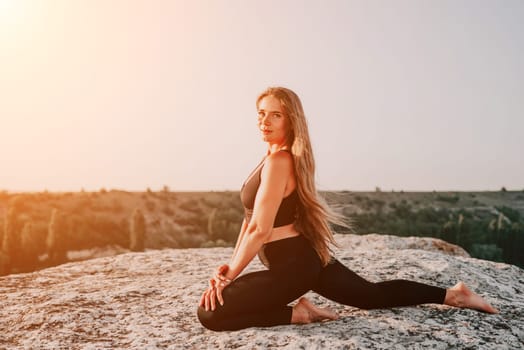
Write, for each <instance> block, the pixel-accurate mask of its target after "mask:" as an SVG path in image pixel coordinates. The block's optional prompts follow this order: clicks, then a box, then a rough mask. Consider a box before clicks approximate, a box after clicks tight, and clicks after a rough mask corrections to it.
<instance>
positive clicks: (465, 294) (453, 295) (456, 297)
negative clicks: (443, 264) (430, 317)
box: [444, 282, 499, 314]
mask: <svg viewBox="0 0 524 350" xmlns="http://www.w3.org/2000/svg"><path fill="white" fill-rule="evenodd" d="M444 304H446V305H451V306H456V307H461V308H469V309H476V310H480V311H484V312H487V313H490V314H498V312H499V311H498V310H497V309H495V308H494V307H493V306H491V305H490V304H489V303H488V302H487V301H486V300H484V298H482V297H481V296H480V295H478V294H476V293H475V292H473V291H471V290H470V289H469V288H468V287H466V285H465V284H464V283H463V282H459V283H457V284H456V285H454V286H453V287H451V288H449V289H448V290H447V291H446V298H445V299H444Z"/></svg>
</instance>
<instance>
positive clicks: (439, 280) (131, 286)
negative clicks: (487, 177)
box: [0, 235, 524, 349]
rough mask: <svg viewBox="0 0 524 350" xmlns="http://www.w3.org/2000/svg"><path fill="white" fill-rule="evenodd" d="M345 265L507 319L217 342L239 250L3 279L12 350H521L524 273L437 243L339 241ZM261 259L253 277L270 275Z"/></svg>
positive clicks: (343, 327)
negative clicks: (464, 291)
mask: <svg viewBox="0 0 524 350" xmlns="http://www.w3.org/2000/svg"><path fill="white" fill-rule="evenodd" d="M337 241H338V242H339V243H340V247H339V249H337V252H336V255H337V257H338V258H339V260H341V261H342V262H343V263H344V264H346V265H347V266H349V267H350V268H351V269H353V270H354V271H355V272H357V273H359V274H361V275H362V276H364V277H366V278H367V279H369V280H371V281H380V280H385V279H394V278H405V279H411V280H415V281H420V282H425V283H430V284H434V285H439V286H443V287H449V286H451V285H453V284H455V283H456V282H457V281H458V280H462V281H464V282H465V283H466V284H467V285H468V286H470V288H471V289H473V290H474V291H477V292H478V293H480V294H481V295H483V296H484V297H485V298H486V299H487V300H488V301H489V302H491V303H492V305H493V306H495V307H496V308H498V309H499V310H500V314H497V315H489V314H485V313H481V312H477V311H473V310H466V309H458V308H452V307H448V306H444V305H434V304H428V305H422V306H416V307H404V308H392V309H383V310H369V311H366V310H360V309H356V308H352V307H348V306H343V305H338V304H336V303H333V302H331V301H329V300H326V299H323V298H322V297H319V296H317V295H315V294H314V293H309V294H308V296H309V297H310V298H311V299H312V300H313V301H314V302H315V303H317V304H321V305H327V306H331V307H332V308H334V309H335V310H336V311H337V312H338V313H339V314H340V316H341V318H340V319H339V320H337V321H334V322H325V323H321V324H319V323H316V324H309V325H300V326H295V325H290V326H279V327H273V328H250V329H245V330H242V331H237V332H222V333H215V332H212V331H208V330H205V329H204V328H203V327H202V326H201V325H200V324H199V322H198V320H197V318H196V315H195V311H196V304H197V302H198V300H199V297H200V295H201V293H202V291H203V290H204V288H205V286H206V279H207V278H208V276H209V275H210V274H211V273H212V271H213V269H214V268H215V267H216V266H217V265H218V264H219V263H221V262H225V261H227V259H228V257H229V256H230V254H231V253H232V249H231V248H209V249H170V250H161V251H147V252H145V253H127V254H122V255H118V256H114V257H105V258H99V259H94V260H89V261H83V262H75V263H70V264H65V265H61V266H57V267H54V268H50V269H47V270H41V271H38V272H34V273H28V274H20V275H11V276H5V277H1V278H0V348H2V349H3V348H8V349H9V348H28V349H29V348H32V349H35V348H53V349H55V348H67V349H80V348H81V349H105V348H136V349H146V348H147V349H154V348H170V349H178V348H197V349H205V348H227V349H229V348H268V347H272V348H287V349H295V348H306V349H324V348H332V349H338V348H339V349H369V348H371V349H390V348H391V349H404V348H409V349H412V348H432V349H449V348H460V349H464V348H469V349H521V348H523V343H524V270H522V269H519V268H518V267H515V266H512V265H507V264H501V263H494V262H489V261H484V260H478V259H473V258H470V257H468V256H467V253H465V252H464V251H463V250H461V249H460V248H458V247H455V246H452V245H450V244H447V243H445V242H442V241H439V240H435V239H428V238H423V239H421V238H399V237H393V236H384V235H367V236H356V235H344V236H337ZM261 268H263V267H262V265H260V263H259V262H258V260H257V259H255V260H254V261H253V262H252V263H251V265H250V266H249V268H248V271H252V270H256V269H261Z"/></svg>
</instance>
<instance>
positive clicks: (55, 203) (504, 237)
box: [0, 186, 524, 275]
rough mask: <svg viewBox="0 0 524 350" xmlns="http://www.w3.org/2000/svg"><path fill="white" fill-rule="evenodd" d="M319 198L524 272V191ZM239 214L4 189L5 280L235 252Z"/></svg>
mask: <svg viewBox="0 0 524 350" xmlns="http://www.w3.org/2000/svg"><path fill="white" fill-rule="evenodd" d="M322 195H323V196H324V197H325V198H326V201H327V202H328V203H330V204H331V205H332V206H333V207H334V208H335V209H336V210H338V211H340V212H341V213H343V214H344V215H345V216H346V217H347V218H349V220H351V221H352V222H353V227H354V230H353V233H357V234H366V233H381V234H392V235H397V236H419V237H436V238H440V239H443V240H445V241H447V242H450V243H453V244H457V245H460V246H461V247H463V248H464V249H465V250H466V251H467V252H468V253H469V254H470V255H471V256H472V257H477V258H482V259H487V260H492V261H497V262H506V263H509V264H513V265H516V266H519V267H523V266H524V191H507V190H506V189H505V188H502V189H501V190H500V191H496V192H495V191H492V192H403V191H393V192H383V191H380V189H379V188H377V189H376V191H374V192H351V191H337V192H324V193H322ZM242 217H243V209H242V206H241V203H240V199H239V193H238V192H230V191H226V192H173V191H170V190H169V188H168V187H167V186H166V187H164V188H163V189H162V190H160V191H152V190H150V189H147V190H146V191H145V192H127V191H122V190H106V189H101V190H99V191H97V192H86V191H81V192H62V193H53V192H47V191H45V192H33V193H11V192H8V191H2V192H0V242H1V247H2V250H1V253H0V273H1V274H2V275H7V274H12V273H20V272H28V271H33V270H39V269H42V268H45V267H50V266H55V265H59V264H62V263H64V262H68V261H75V260H85V259H90V258H94V257H100V256H110V255H116V254H119V253H124V252H129V251H143V250H144V249H163V248H205V247H214V246H224V247H227V246H232V245H233V244H234V241H235V239H236V236H237V234H238V231H239V228H240V224H241V221H242ZM335 230H336V231H337V232H338V233H349V232H348V230H347V229H343V228H340V227H335Z"/></svg>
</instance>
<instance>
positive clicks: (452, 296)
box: [314, 260, 498, 313]
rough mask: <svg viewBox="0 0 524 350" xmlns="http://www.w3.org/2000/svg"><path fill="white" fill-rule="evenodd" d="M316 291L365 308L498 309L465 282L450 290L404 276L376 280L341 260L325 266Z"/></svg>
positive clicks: (493, 311)
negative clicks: (451, 307)
mask: <svg viewBox="0 0 524 350" xmlns="http://www.w3.org/2000/svg"><path fill="white" fill-rule="evenodd" d="M314 291H315V292H317V293H318V294H320V295H322V296H324V297H326V298H328V299H331V300H333V301H336V302H338V303H342V304H345V305H350V306H356V307H359V308H362V309H376V308H384V307H395V306H409V305H419V304H427V303H435V304H446V305H450V306H456V307H463V308H471V309H477V310H481V311H485V312H489V313H496V312H498V311H497V310H496V309H495V308H493V307H492V306H491V305H489V303H487V302H486V301H485V300H484V299H483V298H482V297H481V296H479V295H478V294H475V293H474V292H472V291H471V290H469V289H468V288H467V287H466V285H465V284H464V283H462V282H459V283H457V284H456V285H455V286H454V287H451V288H449V289H444V288H440V287H435V286H430V285H427V284H424V283H419V282H414V281H407V280H402V279H397V280H391V281H385V282H377V283H373V282H369V281H367V280H365V279H364V278H362V277H360V276H359V275H357V274H356V273H355V272H353V271H351V270H350V269H348V268H347V267H346V266H344V265H342V264H341V263H340V262H339V261H338V260H335V261H334V262H333V263H331V264H329V265H327V266H326V267H324V268H323V270H322V271H321V273H320V278H319V281H318V283H317V286H316V287H315V289H314Z"/></svg>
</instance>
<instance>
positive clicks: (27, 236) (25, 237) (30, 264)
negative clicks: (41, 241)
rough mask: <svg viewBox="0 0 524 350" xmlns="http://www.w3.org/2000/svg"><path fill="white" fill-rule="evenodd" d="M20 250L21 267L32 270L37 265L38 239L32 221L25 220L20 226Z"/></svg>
mask: <svg viewBox="0 0 524 350" xmlns="http://www.w3.org/2000/svg"><path fill="white" fill-rule="evenodd" d="M20 240H21V246H22V249H21V252H22V257H23V259H22V268H23V269H24V270H26V271H31V270H34V269H35V267H36V266H37V265H38V252H39V249H38V248H39V247H38V240H37V239H36V237H35V233H34V231H33V223H32V222H31V221H27V222H26V223H25V224H24V227H23V228H22V233H21V235H20Z"/></svg>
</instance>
